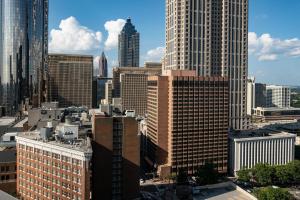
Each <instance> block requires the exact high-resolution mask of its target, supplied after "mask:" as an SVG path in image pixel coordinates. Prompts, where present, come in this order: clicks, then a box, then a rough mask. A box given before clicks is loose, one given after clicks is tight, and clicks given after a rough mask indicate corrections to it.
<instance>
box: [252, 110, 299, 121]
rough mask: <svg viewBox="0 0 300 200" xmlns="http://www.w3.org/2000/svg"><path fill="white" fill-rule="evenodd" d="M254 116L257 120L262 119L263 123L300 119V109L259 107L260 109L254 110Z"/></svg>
mask: <svg viewBox="0 0 300 200" xmlns="http://www.w3.org/2000/svg"><path fill="white" fill-rule="evenodd" d="M253 115H254V117H255V118H256V119H260V120H262V121H276V120H293V119H300V108H293V107H285V108H279V107H272V108H263V107H258V108H255V109H254V114H253Z"/></svg>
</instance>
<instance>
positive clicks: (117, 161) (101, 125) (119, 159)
mask: <svg viewBox="0 0 300 200" xmlns="http://www.w3.org/2000/svg"><path fill="white" fill-rule="evenodd" d="M92 123H93V142H92V146H93V152H94V153H93V159H92V162H93V164H92V190H93V196H92V199H103V200H110V199H124V200H131V199H135V198H137V197H138V196H139V173H140V139H139V136H138V123H137V121H136V120H135V118H134V117H126V116H107V115H104V114H103V113H98V114H97V113H95V114H93V117H92Z"/></svg>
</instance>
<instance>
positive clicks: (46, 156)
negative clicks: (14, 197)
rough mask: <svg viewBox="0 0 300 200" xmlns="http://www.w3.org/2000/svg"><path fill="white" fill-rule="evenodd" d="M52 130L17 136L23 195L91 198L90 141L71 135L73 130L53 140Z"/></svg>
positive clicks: (22, 196)
mask: <svg viewBox="0 0 300 200" xmlns="http://www.w3.org/2000/svg"><path fill="white" fill-rule="evenodd" d="M48 130H49V129H48ZM48 130H47V131H45V129H41V131H40V132H24V133H21V134H19V135H18V136H17V137H16V141H17V194H18V195H19V196H20V199H82V200H88V199H90V176H91V170H90V165H91V158H92V148H91V146H90V144H89V142H87V141H84V140H78V139H74V140H73V139H71V138H70V137H71V134H70V133H71V132H70V130H68V131H69V132H66V133H65V135H64V136H63V137H60V136H59V137H58V138H59V140H58V141H56V140H52V139H51V137H49V136H50V135H48V134H49V133H50V132H49V131H48Z"/></svg>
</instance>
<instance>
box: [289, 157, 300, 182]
mask: <svg viewBox="0 0 300 200" xmlns="http://www.w3.org/2000/svg"><path fill="white" fill-rule="evenodd" d="M286 167H287V170H288V171H289V173H290V174H291V176H292V180H293V182H294V183H296V184H298V183H300V160H294V161H292V162H290V163H288V164H287V166H286Z"/></svg>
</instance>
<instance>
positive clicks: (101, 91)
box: [96, 78, 112, 107]
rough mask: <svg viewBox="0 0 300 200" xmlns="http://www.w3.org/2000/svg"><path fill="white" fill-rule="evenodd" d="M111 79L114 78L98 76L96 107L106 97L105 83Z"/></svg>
mask: <svg viewBox="0 0 300 200" xmlns="http://www.w3.org/2000/svg"><path fill="white" fill-rule="evenodd" d="M111 80H112V78H96V82H97V83H96V84H97V88H96V104H97V106H96V107H98V106H99V105H100V104H101V100H102V99H105V83H106V82H107V81H111Z"/></svg>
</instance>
